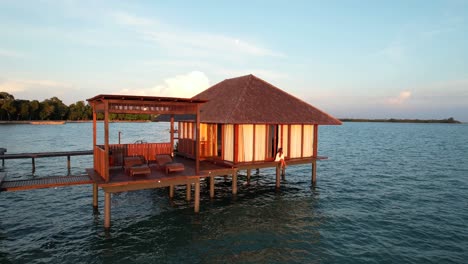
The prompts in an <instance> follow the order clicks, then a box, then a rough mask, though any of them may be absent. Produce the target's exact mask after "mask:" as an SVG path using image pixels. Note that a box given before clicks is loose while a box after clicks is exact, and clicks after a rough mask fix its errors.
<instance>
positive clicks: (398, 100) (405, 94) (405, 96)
mask: <svg viewBox="0 0 468 264" xmlns="http://www.w3.org/2000/svg"><path fill="white" fill-rule="evenodd" d="M411 95H412V94H411V92H410V91H402V92H400V94H399V95H398V96H397V97H393V98H389V99H387V103H388V104H391V105H402V104H404V103H405V102H406V101H408V100H409V99H410V98H411Z"/></svg>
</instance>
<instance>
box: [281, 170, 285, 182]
mask: <svg viewBox="0 0 468 264" xmlns="http://www.w3.org/2000/svg"><path fill="white" fill-rule="evenodd" d="M281 179H282V180H283V181H285V180H286V168H285V167H282V168H281Z"/></svg>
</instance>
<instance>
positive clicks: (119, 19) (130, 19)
mask: <svg viewBox="0 0 468 264" xmlns="http://www.w3.org/2000/svg"><path fill="white" fill-rule="evenodd" d="M110 16H111V17H113V18H114V20H115V22H116V23H117V24H120V25H126V26H149V25H154V24H156V21H154V20H153V19H149V18H143V17H137V16H133V15H130V14H128V13H125V12H120V11H116V12H112V13H111V14H110Z"/></svg>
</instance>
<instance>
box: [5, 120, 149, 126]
mask: <svg viewBox="0 0 468 264" xmlns="http://www.w3.org/2000/svg"><path fill="white" fill-rule="evenodd" d="M92 122H93V120H28V121H25V120H24V121H22V120H20V121H0V125H63V124H66V123H92ZM97 122H104V121H103V120H98V121H97ZM148 122H151V121H149V120H112V121H109V123H148Z"/></svg>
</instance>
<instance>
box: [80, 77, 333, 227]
mask: <svg viewBox="0 0 468 264" xmlns="http://www.w3.org/2000/svg"><path fill="white" fill-rule="evenodd" d="M88 102H89V103H90V104H91V106H92V107H93V146H94V167H93V168H90V169H88V170H87V171H88V174H89V176H90V177H91V178H92V179H93V180H94V184H93V186H94V188H93V205H94V206H95V207H97V195H98V188H99V187H100V188H102V189H103V191H104V194H105V199H104V212H105V214H104V226H105V227H106V228H108V227H110V209H111V208H110V207H111V206H110V204H111V202H110V201H111V193H116V192H123V191H132V190H140V189H150V188H160V187H169V196H170V197H173V195H174V186H175V185H184V186H186V198H187V200H189V201H190V200H191V195H192V186H194V210H195V212H198V211H199V203H200V180H201V179H203V178H209V179H210V181H209V182H210V184H209V185H210V196H211V197H214V183H215V181H214V178H215V177H217V176H223V177H226V176H227V177H231V178H232V193H233V194H236V193H237V173H238V171H239V170H245V171H246V173H247V179H249V178H250V172H251V170H252V169H258V168H266V167H273V168H276V186H277V187H280V181H281V179H280V171H281V168H280V166H279V165H278V162H275V161H274V160H275V155H276V153H277V151H278V149H279V148H282V149H283V152H284V154H285V157H286V162H287V164H288V166H291V165H297V164H311V181H312V183H313V184H314V183H315V182H316V161H317V160H319V159H324V158H325V157H320V156H318V152H317V146H318V144H317V143H318V126H319V125H340V124H341V122H340V121H339V120H337V119H336V118H334V117H332V116H331V115H329V114H327V113H325V112H323V111H320V110H319V109H317V108H315V107H313V106H311V105H309V104H308V103H306V102H304V101H302V100H300V99H298V98H296V97H294V96H292V95H290V94H288V93H286V92H284V91H282V90H280V89H279V88H277V87H275V86H273V85H272V84H270V83H268V82H266V81H264V80H262V79H260V78H258V77H256V76H254V75H246V76H241V77H237V78H232V79H227V80H224V81H222V82H220V83H218V84H216V85H214V86H212V87H211V88H208V89H207V90H205V91H203V92H201V93H200V94H198V95H196V96H194V97H192V98H169V97H153V96H128V95H97V96H95V97H93V98H90V99H88ZM98 113H103V114H104V135H103V139H104V142H102V143H98V142H97V118H96V117H97V114H98ZM142 113H143V114H157V115H160V116H159V119H160V120H166V121H168V122H170V140H169V142H150V143H146V142H139V143H135V144H109V115H110V114H142ZM176 124H177V126H178V127H177V129H176V128H175V125H176ZM135 125H138V124H135ZM283 173H284V172H283Z"/></svg>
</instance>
